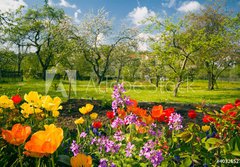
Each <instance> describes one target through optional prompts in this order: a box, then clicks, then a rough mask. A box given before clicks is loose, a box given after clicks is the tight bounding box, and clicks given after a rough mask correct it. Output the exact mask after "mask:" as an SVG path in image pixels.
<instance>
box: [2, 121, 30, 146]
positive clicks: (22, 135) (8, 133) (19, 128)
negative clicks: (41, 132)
mask: <svg viewBox="0 0 240 167" xmlns="http://www.w3.org/2000/svg"><path fill="white" fill-rule="evenodd" d="M30 134H31V127H30V126H23V125H21V124H15V125H13V127H12V130H4V129H2V138H3V139H4V140H6V141H7V142H8V143H10V144H13V145H16V146H19V145H21V144H23V143H24V142H25V141H26V139H27V138H28V136H29V135H30Z"/></svg>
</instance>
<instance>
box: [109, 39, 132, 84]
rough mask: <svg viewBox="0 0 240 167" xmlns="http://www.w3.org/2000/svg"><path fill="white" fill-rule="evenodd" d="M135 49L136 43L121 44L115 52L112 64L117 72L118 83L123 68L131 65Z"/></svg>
mask: <svg viewBox="0 0 240 167" xmlns="http://www.w3.org/2000/svg"><path fill="white" fill-rule="evenodd" d="M135 48H136V44H135V43H119V45H118V46H117V47H116V48H115V50H114V52H113V58H112V61H113V63H112V64H113V66H114V67H115V70H116V71H117V79H116V82H117V83H118V82H119V80H120V79H121V76H122V70H123V68H124V67H125V66H127V65H129V64H130V62H131V61H132V56H131V55H132V54H133V53H134V50H135Z"/></svg>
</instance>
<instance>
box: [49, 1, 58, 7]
mask: <svg viewBox="0 0 240 167" xmlns="http://www.w3.org/2000/svg"><path fill="white" fill-rule="evenodd" d="M48 5H49V6H56V4H55V3H54V2H53V1H52V0H48Z"/></svg>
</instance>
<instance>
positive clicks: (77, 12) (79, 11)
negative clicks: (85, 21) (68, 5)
mask: <svg viewBox="0 0 240 167" xmlns="http://www.w3.org/2000/svg"><path fill="white" fill-rule="evenodd" d="M81 13H82V12H81V10H80V9H78V10H76V12H74V18H75V19H78V17H79V14H81Z"/></svg>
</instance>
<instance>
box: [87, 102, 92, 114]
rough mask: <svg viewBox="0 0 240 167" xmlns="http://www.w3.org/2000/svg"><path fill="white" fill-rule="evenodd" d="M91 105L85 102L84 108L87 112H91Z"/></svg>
mask: <svg viewBox="0 0 240 167" xmlns="http://www.w3.org/2000/svg"><path fill="white" fill-rule="evenodd" d="M93 107H94V106H93V105H92V104H86V110H87V112H88V113H89V112H91V111H92V110H93Z"/></svg>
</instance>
